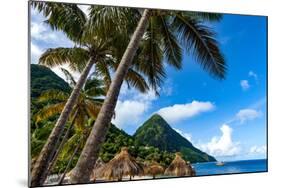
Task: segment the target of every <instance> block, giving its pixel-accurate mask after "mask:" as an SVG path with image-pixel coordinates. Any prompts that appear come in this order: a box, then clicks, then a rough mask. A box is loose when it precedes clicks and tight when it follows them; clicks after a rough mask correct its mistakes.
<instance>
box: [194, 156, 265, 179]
mask: <svg viewBox="0 0 281 188" xmlns="http://www.w3.org/2000/svg"><path fill="white" fill-rule="evenodd" d="M216 163H217V162H207V163H197V164H192V166H193V168H195V171H196V176H204V175H216V174H233V173H247V172H266V171H267V160H266V159H257V160H243V161H230V162H227V161H226V162H224V165H223V166H217V165H216Z"/></svg>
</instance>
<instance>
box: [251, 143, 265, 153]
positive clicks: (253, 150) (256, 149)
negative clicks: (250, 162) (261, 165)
mask: <svg viewBox="0 0 281 188" xmlns="http://www.w3.org/2000/svg"><path fill="white" fill-rule="evenodd" d="M249 154H254V155H256V154H266V146H265V145H263V146H252V147H251V148H250V150H249Z"/></svg>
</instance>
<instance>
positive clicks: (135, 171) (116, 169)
mask: <svg viewBox="0 0 281 188" xmlns="http://www.w3.org/2000/svg"><path fill="white" fill-rule="evenodd" d="M99 173H100V174H99V176H101V177H104V178H106V179H109V180H112V179H113V180H114V179H117V180H118V181H120V180H122V177H123V176H130V179H131V177H132V176H133V177H134V176H136V175H142V174H143V168H142V167H141V166H140V165H139V164H138V163H137V162H136V160H135V158H133V157H132V156H131V155H130V154H129V152H128V148H126V147H123V148H122V149H121V152H120V153H118V154H117V155H116V156H115V157H114V158H113V159H111V160H110V161H109V162H108V163H106V164H105V165H104V167H102V169H101V170H100V172H99Z"/></svg>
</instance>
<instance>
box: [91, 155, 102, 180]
mask: <svg viewBox="0 0 281 188" xmlns="http://www.w3.org/2000/svg"><path fill="white" fill-rule="evenodd" d="M104 165H105V163H104V162H103V160H102V159H101V158H100V157H99V158H98V159H97V161H96V164H95V166H94V170H93V172H92V174H91V179H92V180H93V181H94V182H95V181H96V179H97V178H98V177H99V176H100V171H101V170H102V168H103V167H104Z"/></svg>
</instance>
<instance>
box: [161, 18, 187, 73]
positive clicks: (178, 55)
mask: <svg viewBox="0 0 281 188" xmlns="http://www.w3.org/2000/svg"><path fill="white" fill-rule="evenodd" d="M159 17H160V18H159V19H160V22H161V24H160V29H161V34H162V36H163V37H162V42H163V47H164V55H165V57H166V59H167V63H168V64H170V65H171V66H173V67H176V68H177V69H180V68H181V67H182V48H181V46H180V44H179V43H178V41H177V37H176V36H175V35H174V33H173V32H172V31H171V27H170V24H169V21H168V20H167V17H164V16H159Z"/></svg>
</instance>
